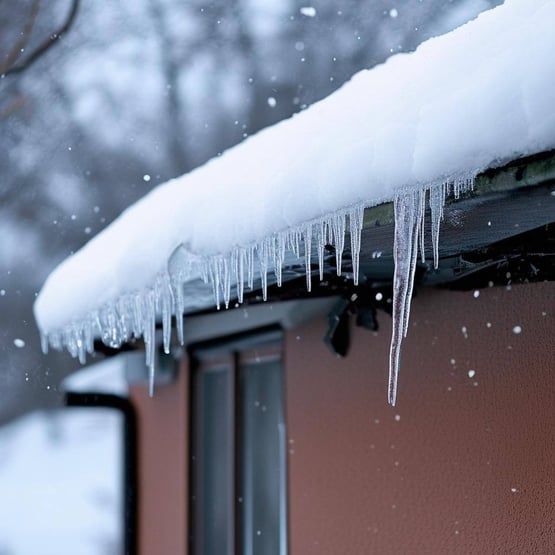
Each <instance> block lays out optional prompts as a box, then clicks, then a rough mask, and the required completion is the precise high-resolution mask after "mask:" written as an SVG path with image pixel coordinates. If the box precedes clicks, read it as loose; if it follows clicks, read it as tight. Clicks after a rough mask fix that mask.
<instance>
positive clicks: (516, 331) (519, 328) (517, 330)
mask: <svg viewBox="0 0 555 555" xmlns="http://www.w3.org/2000/svg"><path fill="white" fill-rule="evenodd" d="M521 331H522V328H521V327H520V326H515V327H514V328H513V333H515V334H517V335H518V334H519V333H520V332H521Z"/></svg>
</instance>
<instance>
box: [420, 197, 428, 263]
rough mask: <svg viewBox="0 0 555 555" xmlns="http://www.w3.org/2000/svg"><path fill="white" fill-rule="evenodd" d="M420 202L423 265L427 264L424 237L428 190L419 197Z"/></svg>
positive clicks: (421, 257)
mask: <svg viewBox="0 0 555 555" xmlns="http://www.w3.org/2000/svg"><path fill="white" fill-rule="evenodd" d="M419 200H420V207H419V210H420V213H421V214H422V216H421V218H420V229H419V236H420V241H419V243H420V259H421V260H422V264H424V262H426V245H425V241H424V237H425V233H424V232H425V229H424V228H425V223H426V218H425V215H426V190H425V189H424V190H423V191H422V192H421V194H420V197H419Z"/></svg>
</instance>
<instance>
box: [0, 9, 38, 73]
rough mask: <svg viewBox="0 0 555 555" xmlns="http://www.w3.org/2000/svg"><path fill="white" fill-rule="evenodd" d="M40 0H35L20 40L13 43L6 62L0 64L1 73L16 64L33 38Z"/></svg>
mask: <svg viewBox="0 0 555 555" xmlns="http://www.w3.org/2000/svg"><path fill="white" fill-rule="evenodd" d="M39 7H40V0H34V1H33V4H32V6H31V13H30V14H29V16H28V17H27V21H26V22H25V26H24V27H23V31H22V32H21V34H20V38H19V40H18V41H17V42H16V43H15V44H14V45H13V47H12V49H11V50H10V51H9V52H8V54H7V56H6V58H5V60H4V63H2V64H1V65H0V74H5V73H6V72H7V71H8V70H9V68H10V67H12V66H14V65H15V63H16V62H17V60H18V59H19V58H20V56H21V54H22V52H23V51H24V49H25V47H26V46H27V43H28V42H29V39H30V38H31V33H32V32H33V27H34V25H35V21H36V19H37V15H38V13H39Z"/></svg>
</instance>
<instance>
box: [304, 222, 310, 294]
mask: <svg viewBox="0 0 555 555" xmlns="http://www.w3.org/2000/svg"><path fill="white" fill-rule="evenodd" d="M303 241H304V268H305V274H306V289H307V291H308V292H310V291H312V279H311V278H312V267H311V258H312V224H307V225H306V226H304V228H303Z"/></svg>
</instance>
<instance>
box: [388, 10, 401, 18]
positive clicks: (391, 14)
mask: <svg viewBox="0 0 555 555" xmlns="http://www.w3.org/2000/svg"><path fill="white" fill-rule="evenodd" d="M398 15H399V12H398V11H397V9H396V8H391V9H390V10H389V17H391V18H393V19H395V18H396V17H397V16H398Z"/></svg>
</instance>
